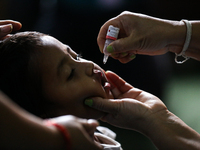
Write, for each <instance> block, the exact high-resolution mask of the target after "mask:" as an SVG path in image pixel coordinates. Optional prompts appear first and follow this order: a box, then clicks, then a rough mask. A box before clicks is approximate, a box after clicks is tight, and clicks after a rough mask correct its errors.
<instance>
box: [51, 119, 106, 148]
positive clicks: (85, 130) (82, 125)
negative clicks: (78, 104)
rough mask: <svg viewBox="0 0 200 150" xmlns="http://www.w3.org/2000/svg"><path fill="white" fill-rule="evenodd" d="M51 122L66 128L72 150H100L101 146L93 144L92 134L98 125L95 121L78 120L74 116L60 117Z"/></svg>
mask: <svg viewBox="0 0 200 150" xmlns="http://www.w3.org/2000/svg"><path fill="white" fill-rule="evenodd" d="M52 120H53V122H55V123H57V124H60V125H62V126H64V127H66V128H67V131H69V134H70V141H71V144H72V148H71V149H72V150H79V149H83V147H84V149H88V150H101V149H103V148H101V146H100V145H99V144H97V143H95V142H94V132H95V130H96V127H97V126H98V125H99V124H98V122H97V121H95V120H92V119H90V120H87V119H80V118H77V117H74V116H70V115H68V116H61V117H57V118H54V119H52Z"/></svg>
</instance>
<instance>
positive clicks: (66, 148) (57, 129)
mask: <svg viewBox="0 0 200 150" xmlns="http://www.w3.org/2000/svg"><path fill="white" fill-rule="evenodd" d="M44 124H45V125H46V126H47V127H49V129H50V130H51V132H52V134H53V137H54V138H53V139H54V143H51V144H53V145H54V146H55V147H56V149H63V150H70V149H71V141H70V136H69V133H68V131H67V129H66V128H65V127H64V126H62V125H59V124H57V123H54V122H53V121H51V120H45V121H44Z"/></svg>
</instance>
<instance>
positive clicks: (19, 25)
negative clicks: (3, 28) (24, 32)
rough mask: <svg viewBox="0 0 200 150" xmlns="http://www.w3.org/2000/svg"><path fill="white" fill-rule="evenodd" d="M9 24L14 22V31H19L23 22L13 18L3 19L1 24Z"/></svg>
mask: <svg viewBox="0 0 200 150" xmlns="http://www.w3.org/2000/svg"><path fill="white" fill-rule="evenodd" d="M7 24H12V26H13V31H17V30H19V29H21V27H22V24H21V23H20V22H18V21H13V20H1V21H0V25H7Z"/></svg>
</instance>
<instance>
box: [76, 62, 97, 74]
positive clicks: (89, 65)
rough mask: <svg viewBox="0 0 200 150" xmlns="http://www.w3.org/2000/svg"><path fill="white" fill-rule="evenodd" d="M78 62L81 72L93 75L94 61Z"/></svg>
mask: <svg viewBox="0 0 200 150" xmlns="http://www.w3.org/2000/svg"><path fill="white" fill-rule="evenodd" d="M78 63H80V65H79V67H80V69H81V70H82V71H83V73H85V74H86V75H88V76H92V75H93V70H94V63H93V62H92V61H88V60H84V61H81V62H78Z"/></svg>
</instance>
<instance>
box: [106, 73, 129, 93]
mask: <svg viewBox="0 0 200 150" xmlns="http://www.w3.org/2000/svg"><path fill="white" fill-rule="evenodd" d="M106 77H107V78H108V79H109V80H110V81H111V82H112V83H113V84H114V86H115V87H117V88H118V89H119V91H120V92H121V93H125V92H127V91H128V90H130V89H132V88H133V86H131V85H130V84H128V83H127V82H126V81H125V80H123V79H122V78H121V77H119V76H118V75H117V74H115V73H114V72H112V71H107V72H106ZM111 90H112V89H111Z"/></svg>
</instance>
